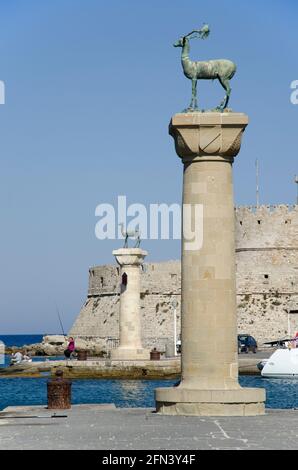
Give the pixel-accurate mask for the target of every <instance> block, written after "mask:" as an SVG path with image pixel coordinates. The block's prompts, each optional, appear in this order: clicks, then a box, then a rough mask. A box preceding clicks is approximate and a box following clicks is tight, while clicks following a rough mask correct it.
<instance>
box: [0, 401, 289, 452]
mask: <svg viewBox="0 0 298 470" xmlns="http://www.w3.org/2000/svg"><path fill="white" fill-rule="evenodd" d="M59 411H61V410H59ZM57 413H58V412H57ZM52 414H53V413H52V411H50V410H47V409H45V408H44V407H40V406H34V407H9V408H6V409H5V410H3V411H2V412H1V413H0V450H3V449H5V450H15V449H18V450H32V449H33V450H106V449H109V450H110V451H113V450H123V451H124V450H127V451H130V452H133V450H146V449H151V450H172V451H175V450H178V449H179V450H273V449H281V450H289V449H291V450H294V449H296V450H297V449H298V435H297V434H298V433H297V429H298V411H296V410H267V411H266V414H265V415H261V416H252V417H239V416H238V417H200V416H196V417H191V416H166V415H160V414H157V413H155V411H154V410H153V409H150V408H147V409H144V408H116V407H115V406H114V405H113V404H110V405H109V404H107V405H76V406H73V407H72V409H71V410H66V411H63V412H62V414H63V415H66V416H67V417H66V418H61V419H54V418H51V416H52ZM32 415H34V416H35V418H28V416H32Z"/></svg>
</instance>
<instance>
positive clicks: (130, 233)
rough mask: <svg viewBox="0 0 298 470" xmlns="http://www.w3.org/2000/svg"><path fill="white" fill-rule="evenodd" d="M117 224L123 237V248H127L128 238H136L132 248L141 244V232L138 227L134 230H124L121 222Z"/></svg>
mask: <svg viewBox="0 0 298 470" xmlns="http://www.w3.org/2000/svg"><path fill="white" fill-rule="evenodd" d="M119 225H120V227H121V234H122V236H123V237H124V238H125V241H124V246H123V248H128V239H129V238H134V239H135V240H136V243H135V246H134V248H139V247H140V244H141V232H140V231H139V229H138V228H137V229H135V230H124V224H123V223H121V224H119Z"/></svg>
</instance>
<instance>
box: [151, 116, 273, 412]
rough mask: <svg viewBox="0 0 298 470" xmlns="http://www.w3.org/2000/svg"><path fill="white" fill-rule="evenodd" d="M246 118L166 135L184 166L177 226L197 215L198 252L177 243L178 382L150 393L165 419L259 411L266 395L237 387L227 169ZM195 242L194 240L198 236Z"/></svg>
mask: <svg viewBox="0 0 298 470" xmlns="http://www.w3.org/2000/svg"><path fill="white" fill-rule="evenodd" d="M247 123H248V118H247V116H246V115H245V114H242V113H188V114H177V115H175V116H174V117H173V118H172V121H171V124H170V134H171V135H172V136H173V138H174V140H175V146H176V152H177V154H178V155H179V157H181V158H182V161H183V164H184V179H183V204H187V205H190V206H191V211H189V210H186V209H185V208H184V214H183V215H184V217H183V224H184V225H186V224H188V225H189V226H190V222H192V227H194V226H195V221H194V217H195V213H196V212H195V206H196V205H198V206H197V207H201V211H203V212H200V213H201V214H203V220H202V222H203V227H201V229H202V230H203V232H202V233H203V239H202V246H196V244H192V243H189V240H186V239H185V238H184V237H183V242H182V243H183V245H182V379H181V383H180V385H179V386H178V387H175V388H160V389H157V390H156V409H157V411H158V412H159V413H163V414H170V415H174V414H175V415H176V414H178V415H205V416H207V415H208V416H225V415H235V416H242V415H256V414H263V413H264V400H265V391H264V390H263V389H255V388H251V389H249V388H246V389H243V388H241V387H240V385H239V383H238V347H237V318H236V285H235V240H234V217H235V216H234V201H233V181H232V163H233V160H234V157H235V156H236V155H237V154H238V152H239V150H240V144H241V137H242V133H243V131H244V129H245V127H246V125H247ZM198 238H200V237H198Z"/></svg>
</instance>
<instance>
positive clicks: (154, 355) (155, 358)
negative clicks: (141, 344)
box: [150, 348, 160, 361]
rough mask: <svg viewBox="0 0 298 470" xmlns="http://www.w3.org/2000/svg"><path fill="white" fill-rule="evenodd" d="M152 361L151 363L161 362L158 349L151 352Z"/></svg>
mask: <svg viewBox="0 0 298 470" xmlns="http://www.w3.org/2000/svg"><path fill="white" fill-rule="evenodd" d="M150 359H151V361H159V360H160V351H157V349H156V348H154V349H152V351H150Z"/></svg>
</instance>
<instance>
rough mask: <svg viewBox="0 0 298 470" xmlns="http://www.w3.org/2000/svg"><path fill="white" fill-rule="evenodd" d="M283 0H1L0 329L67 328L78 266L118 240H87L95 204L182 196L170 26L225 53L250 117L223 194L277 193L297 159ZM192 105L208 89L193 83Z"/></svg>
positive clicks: (291, 54)
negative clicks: (205, 28)
mask: <svg viewBox="0 0 298 470" xmlns="http://www.w3.org/2000/svg"><path fill="white" fill-rule="evenodd" d="M297 17H298V4H297V2H296V1H294V0H283V1H277V0H270V1H266V0H261V1H255V0H251V1H249V2H248V1H245V2H244V1H241V2H240V1H239V0H238V1H232V0H220V1H218V0H213V1H210V0H208V1H203V0H202V1H199V0H196V1H195V0H184V1H183V2H181V0H180V1H177V0H162V1H160V0H159V1H157V0H150V2H149V1H141V2H140V1H136V0H126V1H125V0H109V1H101V0H43V1H42V2H41V1H40V0H26V2H24V1H22V0H0V80H3V81H4V82H5V85H6V104H5V105H1V106H0V126H1V127H0V129H1V130H0V136H1V138H0V159H1V171H0V213H1V238H0V239H1V244H0V256H1V257H0V261H1V262H0V266H1V268H0V333H2V334H5V333H39V332H41V333H45V332H56V331H57V332H59V323H58V319H57V315H56V307H55V304H57V305H58V307H59V310H60V312H61V315H62V318H63V321H64V324H65V328H66V329H68V328H69V327H70V326H71V324H72V322H73V320H74V318H75V316H76V315H77V314H78V312H79V310H80V307H81V305H82V303H83V302H84V299H85V296H86V291H87V282H88V268H89V266H92V265H95V264H105V263H111V262H113V258H112V255H111V251H112V249H114V248H115V247H118V246H119V242H118V241H116V242H115V241H114V242H112V241H99V240H97V239H96V238H95V235H94V227H95V224H96V221H97V219H96V218H95V215H94V211H95V207H96V206H97V205H98V204H99V203H102V202H108V203H115V202H116V199H117V196H118V195H122V194H123V195H126V196H127V200H128V203H134V202H139V203H143V204H145V205H148V204H149V203H160V202H166V203H173V202H178V203H179V202H180V200H181V182H182V180H181V179H182V166H181V162H180V161H179V159H178V157H177V156H176V154H175V151H174V146H173V141H172V139H171V138H170V137H169V136H168V123H169V120H170V117H171V115H172V114H174V113H176V112H179V111H181V110H182V109H183V108H184V107H185V106H186V105H188V103H189V99H190V91H191V84H190V82H189V81H188V80H186V79H185V77H184V76H183V74H182V70H181V64H180V50H179V49H175V48H173V47H172V44H173V42H174V41H175V40H176V39H177V38H179V36H181V35H182V34H186V33H188V32H189V31H191V30H192V29H194V28H198V27H200V26H201V25H202V23H203V22H208V23H209V25H210V29H211V34H210V36H209V38H208V39H207V40H206V41H192V44H191V46H192V49H191V56H192V58H194V59H195V60H207V59H214V58H227V59H231V60H233V61H234V62H236V64H237V73H236V75H235V77H234V78H233V80H232V82H231V85H232V98H231V102H230V106H231V107H232V108H233V110H234V111H240V112H246V113H247V114H248V115H249V119H250V124H249V126H248V128H247V130H246V132H245V136H244V139H243V143H242V149H241V153H240V155H239V156H238V157H237V159H236V161H235V164H234V179H235V202H236V204H237V205H243V204H254V203H255V159H256V158H258V159H259V162H260V173H261V175H260V200H261V203H264V204H270V203H272V204H278V203H286V204H291V203H293V202H294V201H295V195H296V188H295V185H294V183H293V178H294V175H295V173H298V167H297V118H298V105H296V106H295V105H293V104H291V102H290V94H291V90H290V83H291V82H292V81H293V80H297V79H298V66H297V39H298V33H297ZM198 91H199V97H200V99H201V105H202V107H208V106H209V107H212V106H214V105H216V104H217V103H218V102H219V101H220V100H221V98H222V97H223V92H222V89H221V87H220V85H219V84H218V83H217V82H213V83H212V82H205V83H201V82H199V85H198ZM144 248H146V249H147V250H148V251H149V252H150V256H149V258H148V260H163V259H175V258H178V257H179V256H180V243H179V242H178V241H150V242H149V241H148V242H144Z"/></svg>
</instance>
